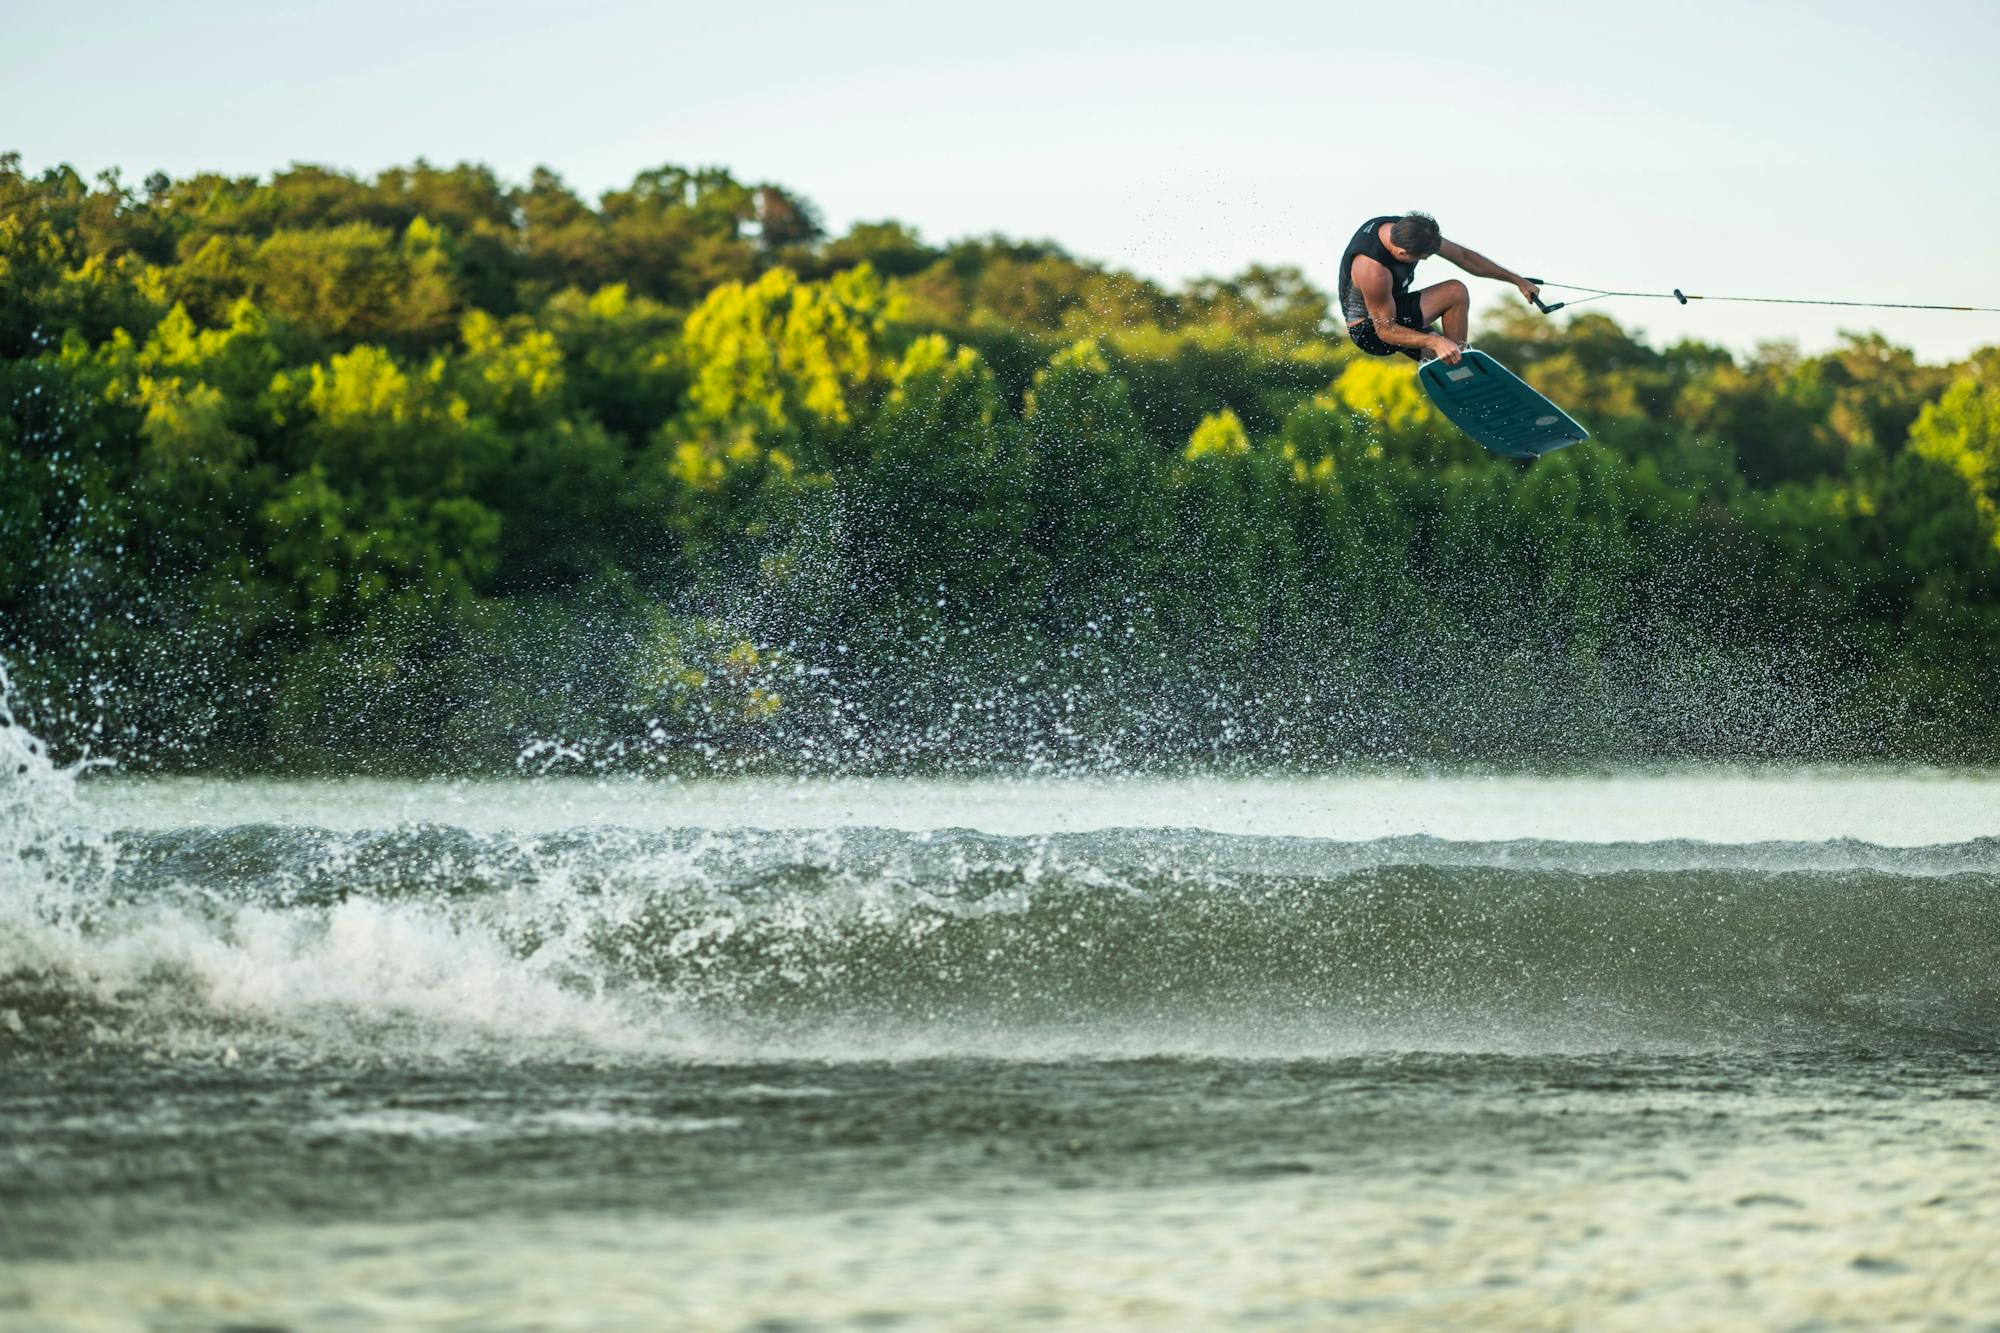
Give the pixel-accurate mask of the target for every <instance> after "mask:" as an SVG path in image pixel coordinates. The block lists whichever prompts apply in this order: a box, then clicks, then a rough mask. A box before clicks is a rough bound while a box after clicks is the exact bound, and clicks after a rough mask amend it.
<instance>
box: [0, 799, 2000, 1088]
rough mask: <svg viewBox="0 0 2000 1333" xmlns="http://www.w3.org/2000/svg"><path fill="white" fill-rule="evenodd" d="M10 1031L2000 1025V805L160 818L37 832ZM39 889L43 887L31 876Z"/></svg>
mask: <svg viewBox="0 0 2000 1333" xmlns="http://www.w3.org/2000/svg"><path fill="white" fill-rule="evenodd" d="M12 864H13V869H12V871H11V873H12V874H13V875H14V876H15V877H16V879H17V883H16V884H15V885H13V886H12V891H10V892H8V893H7V894H5V895H4V896H0V1047H11V1048H13V1049H15V1050H19V1051H32V1050H56V1051H61V1050H72V1049H76V1048H78V1047H79V1046H83V1045H89V1044H103V1045H110V1046H135V1045H137V1046H148V1045H150V1046H166V1047H190V1046H192V1047H195V1048H202V1047H213V1046H216V1045H218V1044H220V1043H224V1042H226V1043H229V1044H231V1045H235V1046H245V1047H246V1048H252V1047H270V1048H272V1049H287V1050H292V1051H295V1052H299V1053H303V1054H307V1055H312V1054H324V1055H338V1054H344V1053H352V1052H356V1051H362V1052H365V1051H379V1050H395V1051H433V1052H437V1053H439V1054H445V1055H459V1054H464V1053H468V1052H474V1053H484V1054H491V1055H497V1056H500V1057H504V1058H511V1057H516V1056H528V1055H533V1056H537V1057H544V1056H548V1055H552V1054H553V1055H566V1054H573V1055H576V1056H579V1057H587V1058H604V1057H607V1056H615V1055H619V1054H634V1055H647V1056H666V1057H677V1058H688V1059H750V1058H763V1057H770V1056H806V1057H822V1058H832V1059H852V1058H876V1057H899V1056H923V1055H968V1054H980V1055H993V1056H999V1057H1017V1056H1018V1057H1024V1058H1039V1057H1045V1056H1069V1055H1093V1054H1106V1055H1142V1054H1181V1053H1186V1054H1240V1055H1256V1056H1274V1057H1286V1056H1294V1055H1296V1056H1309V1055H1316V1054H1346V1053H1354V1052H1366V1051H1400V1050H1463V1051H1493V1052H1543V1051H1584V1050H1605V1049H1635V1048H1660V1049H1686V1048H1739V1049H1776V1048H1781V1047H1826V1046H1847V1045H1857V1046H1870V1047H1880V1046H1892V1045H1911V1044H1919V1045H1934V1046H1935V1045H1943V1046H1961V1047H1981V1046H1992V1045H1994V1044H1996V1042H1997V1041H2000V979H1996V973H1995V969H1994V968H1993V965H1992V960H1993V959H1994V957H1996V956H2000V840H1995V839H1980V840H1976V841H1971V842H1963V843H1955V844H1948V845H1941V846H1928V847H1897V848H1889V847H1880V846H1875V845H1872V844H1868V843H1863V842H1852V841H1834V842H1818V843H1766V844H1756V845H1749V846H1718V845H1713V844H1706V843H1700V842H1654V843H1628V844H1609V845H1605V844H1578V843H1564V842H1508V843H1465V842H1447V841H1440V840H1437V839H1432V838H1422V837H1415V838H1392V839H1382V840H1378V841H1373V842H1361V843H1351V842H1331V841H1324V840H1317V839H1293V838H1269V837H1248V836H1240V835H1230V834H1219V833H1204V832H1187V831H1162V830H1113V831H1106V832H1094V833H1076V834H1063V835H1054V836H1046V837H1001V836H993V835H986V834H980V833H973V832H968V831H962V830H958V831H947V832H940V833H909V832H899V831H893V830H884V829H841V830H832V831H817V832H797V831H792V832H773V831H767V830H757V829H721V830H714V829H710V830H684V831H678V832H667V833H661V832H644V833H642V832H636V831H631V830H620V829H603V828H593V829H584V830H576V831H572V832H568V833H561V834H551V835H546V836H537V837H518V836H504V835H494V834H487V833H474V832H470V831H467V830H464V829H459V828H453V827H447V826H442V825H406V826H402V827H398V828H394V829H387V830H378V831H369V832H359V833H356V832H336V831H330V830H325V829H312V828H299V827H296V826H289V825H285V826H280V825H269V824H261V825H241V826H236V827H224V828H203V829H185V828H183V829H172V830H167V831H126V832H123V833H117V834H112V835H108V836H107V837H106V838H104V839H103V840H102V841H101V842H100V843H96V844H93V845H90V846H87V847H86V846H82V845H78V844H71V845H59V844H43V845H41V846H40V848H39V850H38V851H35V852H34V854H33V855H31V856H23V855H18V854H17V855H16V856H15V858H14V861H13V863H12ZM0 887H5V886H0Z"/></svg>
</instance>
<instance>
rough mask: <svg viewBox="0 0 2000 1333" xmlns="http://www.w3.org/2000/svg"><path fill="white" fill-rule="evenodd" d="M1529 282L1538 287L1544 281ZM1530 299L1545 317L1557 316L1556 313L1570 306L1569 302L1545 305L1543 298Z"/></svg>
mask: <svg viewBox="0 0 2000 1333" xmlns="http://www.w3.org/2000/svg"><path fill="white" fill-rule="evenodd" d="M1528 281H1529V282H1532V283H1534V284H1535V285H1536V286H1537V287H1539V286H1541V285H1542V280H1541V279H1540V278H1529V279H1528ZM1528 299H1529V300H1530V301H1533V302H1534V303H1535V309H1537V310H1539V311H1541V312H1542V313H1543V314H1544V315H1553V314H1555V312H1556V311H1558V310H1560V309H1562V308H1563V307H1564V306H1566V305H1568V304H1569V302H1567V301H1558V302H1556V303H1555V304H1554V305H1543V304H1542V298H1541V297H1539V296H1531V297H1529V298H1528Z"/></svg>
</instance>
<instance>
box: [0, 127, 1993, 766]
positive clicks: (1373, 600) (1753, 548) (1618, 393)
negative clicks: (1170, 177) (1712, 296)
mask: <svg viewBox="0 0 2000 1333" xmlns="http://www.w3.org/2000/svg"><path fill="white" fill-rule="evenodd" d="M1337 243H1338V241H1337V239H1336V238H1335V237H1334V236H1332V235H1331V234H1329V236H1328V238H1327V244H1328V245H1329V246H1334V245H1336V244H1337ZM1475 341H1476V342H1477V343H1478V345H1479V346H1481V347H1482V348H1485V349H1486V350H1488V351H1490V352H1492V353H1493V354H1494V355H1496V356H1498V357H1499V358H1500V359H1501V360H1502V361H1504V362H1506V363H1507V364H1508V365H1510V366H1512V367H1513V368H1515V369H1516V370H1517V371H1519V372H1521V373H1522V374H1523V375H1524V376H1525V377H1526V378H1527V379H1528V380H1529V381H1530V382H1532V383H1534V384H1535V385H1537V386H1538V387H1540V388H1541V389H1543V390H1544V391H1545V392H1547V393H1548V394H1550V396H1552V397H1553V398H1555V399H1557V400H1558V401H1559V402H1561V403H1562V404H1563V405H1564V406H1565V407H1567V408H1568V409H1570V411H1571V412H1572V414H1573V415H1575V416H1577V417H1578V419H1579V420H1581V421H1583V422H1585V423H1586V424H1587V425H1588V426H1589V427H1590V428H1591V429H1592V431H1593V434H1594V439H1593V440H1592V441H1591V442H1589V443H1588V444H1585V445H1583V446H1579V447H1576V448H1571V449H1568V450H1565V451H1563V452H1561V453H1558V454H1555V455H1552V456H1550V457H1549V458H1547V459H1545V460H1543V461H1541V462H1540V463H1537V464H1535V465H1534V466H1533V467H1532V468H1527V469H1522V468H1518V467H1517V466H1515V465H1514V464H1511V463H1508V462H1506V461H1504V460H1499V459H1495V458H1493V457H1490V456H1488V455H1486V454H1484V453H1483V452H1482V451H1480V450H1479V449H1478V448H1477V447H1476V446H1473V445H1471V444H1470V443H1469V442H1467V441H1465V440H1464V439H1463V438H1462V437H1460V436H1459V435H1458V434H1457V433H1456V432H1455V431H1453V430H1452V429H1451V428H1450V427H1449V426H1447V425H1446V424H1444V423H1443V422H1442V421H1441V420H1439V419H1438V418H1437V417H1436V416H1435V415H1434V414H1433V413H1432V412H1431V411H1430V409H1429V408H1428V405H1427V404H1426V403H1425V402H1424V400H1423V398H1422V396H1421V394H1420V393H1419V391H1418V389H1417V387H1416V384H1415V381H1414V378H1413V376H1412V374H1411V372H1410V368H1409V366H1408V365H1407V364H1406V363H1403V362H1401V361H1398V362H1396V363H1394V364H1391V363H1388V362H1382V361H1374V360H1370V359H1367V358H1364V357H1360V356H1359V355H1357V354H1355V353H1354V352H1353V351H1352V349H1351V348H1349V347H1348V346H1347V345H1346V344H1345V343H1344V341H1343V340H1342V339H1341V338H1340V337H1339V336H1338V332H1337V329H1336V328H1335V326H1334V322H1333V321H1331V320H1330V319H1329V312H1328V303H1327V298H1326V295H1325V294H1324V293H1323V292H1320V291H1318V290H1316V289H1314V288H1313V287H1312V285H1311V284H1310V283H1308V282H1307V281H1306V280H1305V279H1304V278H1303V277H1302V276H1301V274H1300V273H1299V272H1298V271H1297V270H1295V269H1290V268H1253V269H1250V270H1248V271H1246V272H1245V273H1243V274H1240V275H1237V276H1236V277H1234V278H1229V279H1217V280H1210V281H1202V282H1197V283H1193V284H1190V285H1188V286H1187V287H1185V288H1183V289H1179V290H1170V289H1167V288H1165V287H1162V286H1161V285H1159V284H1156V283H1153V282H1149V281H1146V280H1144V279H1141V278H1138V277H1134V276H1132V275H1130V274H1126V273H1122V272H1118V271H1115V270H1112V269H1109V268H1106V267H1104V266H1102V265H1098V264H1094V263H1090V262H1086V261H1083V260H1079V259H1077V258H1075V257H1073V256H1070V255H1067V254H1065V253H1064V252H1063V251H1062V250H1061V249H1059V248H1058V247H1056V246H1054V245H1051V244H1046V243H1036V242H1021V241H1012V240H1006V239H1002V238H998V237H992V238H984V239H974V240H965V241H959V242H953V243H950V244H945V245H932V244H928V243H926V242H925V241H924V240H923V239H922V238H920V237H919V236H918V235H916V234H915V233H914V232H912V231H911V230H910V229H908V228H906V227H903V226H901V225H899V224H896V223H893V222H883V223H874V224H865V225H857V226H855V227H853V228H852V229H850V230H849V231H848V232H847V233H846V234H844V235H840V236H833V235H829V234H828V233H827V232H826V230H825V229H824V227H823V226H822V225H821V223H820V222H819V220H818V217H817V215H816V213H815V211H814V209H813V208H812V207H811V205H810V204H809V203H808V202H807V201H805V200H803V199H801V198H799V197H798V196H797V195H795V194H793V193H791V192H789V191H787V190H785V189H783V188H781V187H778V186H773V185H757V184H750V183H745V182H740V181H738V180H736V179H734V178H733V177H732V176H730V175H729V174H728V173H726V172H723V171H719V170H705V171H685V170H681V169H678V168H673V167H663V168H660V169H659V170H656V171H649V172H645V173H643V174H641V175H639V176H638V177H636V178H635V179H634V180H633V182H632V184H631V185H630V186H629V187H627V188H625V189H622V190H615V191H611V192H608V193H606V194H605V195H603V196H602V197H601V198H600V199H599V200H597V201H596V202H595V203H591V202H589V201H586V200H584V199H582V198H580V197H579V196H578V195H577V194H576V193H574V192H573V191H572V190H570V189H569V188H568V187H566V186H565V185H564V184H563V182H562V181H561V179H560V178H559V177H557V176H555V175H554V174H552V173H549V172H546V171H538V172H536V173H535V174H534V176H533V177H532V178H531V179H530V180H529V181H528V182H527V183H526V184H525V185H517V184H510V183H508V182H505V181H502V180H500V179H498V178H497V177H496V176H495V175H494V174H493V173H492V172H490V171H488V170H487V169H485V168H482V167H478V166H458V167H451V168H437V167H432V166H428V165H425V164H422V163H419V164H417V165H415V166H413V167H409V168H399V169H395V170H390V171H385V172H383V173H381V174H379V175H377V176H375V177H373V178H371V179H364V178H359V177H355V176H352V175H348V174H344V173H341V172H337V171H330V170H325V169H321V168H316V167H303V166H301V167H294V168H291V169H289V170H286V171H282V172H279V173H277V174H275V175H274V176H272V177H270V178H268V179H256V178H233V177H221V176H197V177H191V178H188V179H184V180H172V179H168V178H166V177H163V176H155V177H152V178H150V179H148V180H146V181H145V182H143V183H142V184H140V185H138V186H132V185H128V184H127V183H125V182H123V181H122V180H121V179H119V178H118V177H117V176H115V175H105V176H101V177H99V178H98V179H97V180H95V181H86V180H84V179H82V178H81V177H80V176H78V175H77V174H76V173H74V172H72V171H70V170H68V169H67V168H56V169H51V170H47V171H43V172H40V173H38V174H37V173H30V172H29V171H27V170H25V169H24V167H23V165H22V163H21V161H20V158H19V157H18V155H8V156H4V157H0V401H4V402H5V403H6V404H7V411H6V413H5V415H4V417H0V668H4V669H5V670H6V672H7V673H8V675H9V676H10V678H11V683H12V685H11V700H12V708H13V711H14V713H15V715H16V716H17V718H18V719H19V720H20V721H21V722H22V723H23V724H24V725H29V726H30V727H32V728H33V729H34V730H35V731H36V732H37V734H39V735H42V736H45V737H47V738H49V739H50V740H51V741H52V742H54V743H55V744H56V745H57V746H58V747H59V748H60V749H61V750H62V751H63V752H64V753H65V754H66V755H69V756H76V755H81V754H84V753H86V752H87V753H92V754H99V755H105V756H108V757H112V758H114V759H116V760H117V761H118V762H120V763H121V764H123V765H126V766H129V767H142V768H143V767H148V766H155V767H165V768H190V767H204V766H216V765H227V766H234V767H242V766H251V767H276V768H283V767H296V768H314V769H326V768H342V769H365V768H369V767H372V766H400V767H420V768H427V769H439V768H443V769H473V770H476V769H487V768H495V767H511V766H514V765H517V764H523V765H527V766H531V767H536V768H541V767H548V766H558V765H564V764H576V763H582V764H602V763H609V764H624V765H633V764H641V765H643V764H667V765H670V766H707V767H717V766H721V767H744V766H774V767H783V768H798V767H814V766H829V767H840V768H844V769H869V770H881V769H896V768H919V767H921V768H940V767H942V768H952V767H959V766H964V767H977V766H987V765H992V764H996V763H999V764H1012V763H1024V762H1025V763H1030V764H1040V763H1046V764H1080V765H1092V766H1112V767H1115V766H1131V765H1138V766H1144V765H1149V764H1157V763H1175V762H1182V761H1202V762H1229V761H1234V760H1239V759H1252V760H1255V761H1258V762H1266V763H1286V764H1299V765H1314V764H1321V763H1327V762H1336V761H1341V760H1348V759H1354V758H1363V757H1377V758H1390V759H1413V760H1438V761H1451V760H1461V761H1462V760H1471V761H1488V762H1508V761H1512V760H1532V761H1538V762H1547V761H1552V760H1553V761H1561V760H1580V761H1595V760H1627V759H1644V758H1658V757H1676V756H1722V757H1749V756H1787V757H1821V758H1892V757H1893V758H1923V759H1931V760H1939V761H1947V762H1953V761H1986V760H1991V759H1994V758H1996V757H2000V722H1996V710H1995V708H1994V707H1993V705H1994V703H1995V701H1996V700H2000V347H1987V348H1985V349H1983V350H1982V351H1980V352H1979V353H1977V354H1975V355H1974V356H1972V357H1970V358H1968V359H1967V360H1965V361H1963V362H1959V363H1954V364H1950V365H1930V364H1923V363H1920V362H1919V361H1918V360H1917V359H1916V358H1915V356H1914V355H1913V354H1912V353H1910V352H1909V351H1908V350H1907V349H1904V348H1900V347H1897V346H1894V345H1892V344H1890V343H1888V342H1886V341H1884V340H1883V339H1881V338H1879V337H1876V336H1873V335H1865V334H1860V335H1850V336H1849V337H1848V338H1847V339H1846V340H1845V341H1844V342H1843V343H1842V345H1841V346H1840V347H1838V348H1836V349H1835V350H1833V351H1830V352H1827V353H1824V354H1820V355H1813V356H1805V355H1801V354H1799V353H1798V352H1797V351H1796V350H1794V349H1791V348H1788V347H1782V346H1774V347H1770V348H1766V349H1762V350H1760V351H1759V352H1758V353H1757V354H1756V355H1754V356H1749V357H1737V356H1732V355H1731V354H1730V353H1729V352H1728V351H1726V350H1724V349H1722V348H1720V347H1716V346H1710V345H1706V344H1701V343H1693V342H1681V343H1676V344H1674V345H1672V346H1669V347H1665V348H1656V347H1654V346H1651V345H1649V344H1648V343H1646V342H1645V341H1643V340H1641V339H1639V338H1637V337H1634V336H1633V335H1631V334H1629V333H1628V332H1627V331H1626V330H1624V329H1621V328H1620V327H1619V326H1618V325H1617V324H1616V323H1615V322H1614V321H1612V320H1611V319H1609V318H1606V317H1604V316H1602V315H1597V314H1592V313H1584V314H1578V315H1575V316H1573V317H1571V318H1569V319H1568V320H1566V321H1561V322H1558V321H1552V320H1544V319H1542V317H1540V316H1538V315H1534V314H1532V313H1530V312H1527V311H1526V310H1525V309H1523V310H1522V311H1520V312H1519V313H1518V314H1515V315H1512V316H1509V317H1506V318H1503V319H1501V320H1500V321H1499V322H1497V323H1495V324H1494V325H1492V326H1491V327H1488V328H1485V329H1482V330H1480V331H1479V332H1478V333H1477V336H1476V339H1475Z"/></svg>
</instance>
